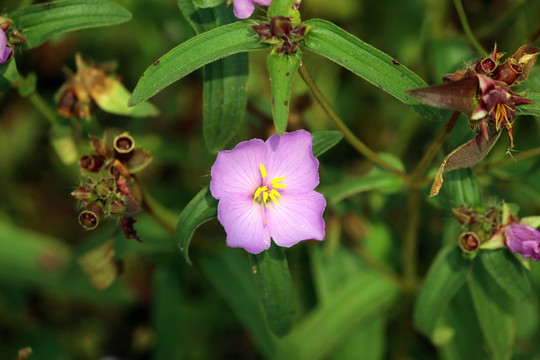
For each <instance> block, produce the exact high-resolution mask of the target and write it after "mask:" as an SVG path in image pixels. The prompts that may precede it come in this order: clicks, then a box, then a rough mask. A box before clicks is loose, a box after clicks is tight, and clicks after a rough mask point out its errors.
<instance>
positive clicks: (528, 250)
mask: <svg viewBox="0 0 540 360" xmlns="http://www.w3.org/2000/svg"><path fill="white" fill-rule="evenodd" d="M504 236H505V237H506V245H507V246H508V248H509V249H510V250H511V251H512V252H514V253H519V254H521V255H523V257H530V258H531V259H533V260H535V261H537V260H540V231H538V230H537V229H535V228H533V227H532V226H529V225H523V224H510V225H508V226H505V227H504Z"/></svg>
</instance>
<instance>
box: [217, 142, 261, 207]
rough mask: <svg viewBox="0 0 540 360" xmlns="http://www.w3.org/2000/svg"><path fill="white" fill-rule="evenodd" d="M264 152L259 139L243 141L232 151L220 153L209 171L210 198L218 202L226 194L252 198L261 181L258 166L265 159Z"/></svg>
mask: <svg viewBox="0 0 540 360" xmlns="http://www.w3.org/2000/svg"><path fill="white" fill-rule="evenodd" d="M265 151H266V150H265V145H264V142H263V141H262V140H260V139H253V140H249V141H243V142H241V143H239V144H238V145H236V147H235V148H234V149H232V150H225V151H220V152H219V153H218V155H217V159H216V162H215V163H214V165H213V166H212V169H211V170H210V174H211V175H212V181H211V182H210V191H211V192H212V196H213V197H215V198H216V199H218V200H219V199H221V198H222V197H224V196H225V195H227V194H242V195H250V196H253V194H254V192H255V190H256V189H257V187H259V185H260V184H261V181H262V178H261V172H260V167H259V165H260V164H261V163H262V162H263V160H264V159H265ZM252 199H253V198H252Z"/></svg>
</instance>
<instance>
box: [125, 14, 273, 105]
mask: <svg viewBox="0 0 540 360" xmlns="http://www.w3.org/2000/svg"><path fill="white" fill-rule="evenodd" d="M252 24H253V22H251V21H247V20H246V21H239V22H235V23H233V24H229V25H223V26H221V27H219V28H217V29H212V30H209V31H207V32H204V33H202V34H200V35H197V36H195V37H193V38H191V39H189V40H188V41H186V42H184V43H182V44H180V45H178V46H176V47H175V48H173V49H172V50H170V51H169V52H168V53H166V54H165V55H163V56H162V57H161V58H159V59H158V60H156V61H155V62H154V63H153V64H152V65H151V66H150V67H149V68H148V69H146V71H145V72H144V74H143V76H142V77H141V78H140V79H139V82H138V84H137V86H136V87H135V90H134V91H133V94H132V95H131V98H130V99H129V103H128V105H130V106H133V105H136V104H138V103H140V102H141V101H144V100H146V99H148V98H150V97H152V96H154V95H155V94H156V93H158V92H159V91H161V90H162V89H163V88H165V87H166V86H168V85H170V84H172V83H173V82H175V81H177V80H179V79H181V78H182V77H184V76H186V75H187V74H189V73H191V72H192V71H194V70H197V69H198V68H200V67H202V66H203V65H206V64H209V63H211V62H213V61H216V60H218V59H221V58H223V57H226V56H229V55H232V54H236V53H239V52H245V51H253V50H262V49H267V48H268V45H267V44H263V43H261V42H260V41H259V39H258V38H257V37H256V36H255V33H254V32H253V30H251V29H250V28H249V25H252Z"/></svg>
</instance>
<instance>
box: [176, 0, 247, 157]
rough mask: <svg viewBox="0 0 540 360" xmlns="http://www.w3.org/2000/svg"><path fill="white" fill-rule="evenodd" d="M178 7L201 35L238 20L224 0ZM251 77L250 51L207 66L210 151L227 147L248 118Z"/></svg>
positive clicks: (187, 1)
mask: <svg viewBox="0 0 540 360" xmlns="http://www.w3.org/2000/svg"><path fill="white" fill-rule="evenodd" d="M216 5H219V3H217V4H216ZM216 5H214V6H216ZM178 6H179V7H180V10H181V11H182V13H183V14H184V16H185V18H186V19H187V20H188V22H189V24H190V25H191V26H192V27H193V29H194V30H195V32H196V33H197V34H200V33H203V32H205V31H208V30H211V29H214V28H216V27H218V26H220V25H224V24H230V23H233V22H235V21H236V20H237V19H236V17H235V16H234V15H233V12H232V9H231V8H230V7H227V6H226V5H225V4H224V3H223V4H221V5H220V6H216V7H212V8H210V9H200V8H198V7H197V6H199V2H198V1H196V0H194V1H193V0H178ZM202 7H209V6H202ZM247 76H248V56H247V54H234V55H231V56H228V57H226V58H223V59H221V60H217V61H214V62H212V63H210V64H208V65H205V66H204V68H203V78H204V89H203V136H204V141H205V145H206V148H207V149H208V150H209V151H210V152H213V153H215V152H218V151H219V150H221V149H223V148H224V147H225V146H226V145H227V143H228V142H229V140H231V138H232V137H233V136H234V134H235V133H236V132H237V130H238V129H239V127H240V126H241V124H242V122H243V120H244V114H245V111H246V104H247V91H246V85H247Z"/></svg>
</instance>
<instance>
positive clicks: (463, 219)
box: [452, 205, 479, 226]
mask: <svg viewBox="0 0 540 360" xmlns="http://www.w3.org/2000/svg"><path fill="white" fill-rule="evenodd" d="M452 213H453V214H454V217H455V218H456V219H457V221H459V225H461V226H467V225H473V224H477V223H479V216H478V213H477V212H476V211H474V210H473V209H472V208H471V207H468V206H465V205H461V206H460V207H458V208H456V209H452Z"/></svg>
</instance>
